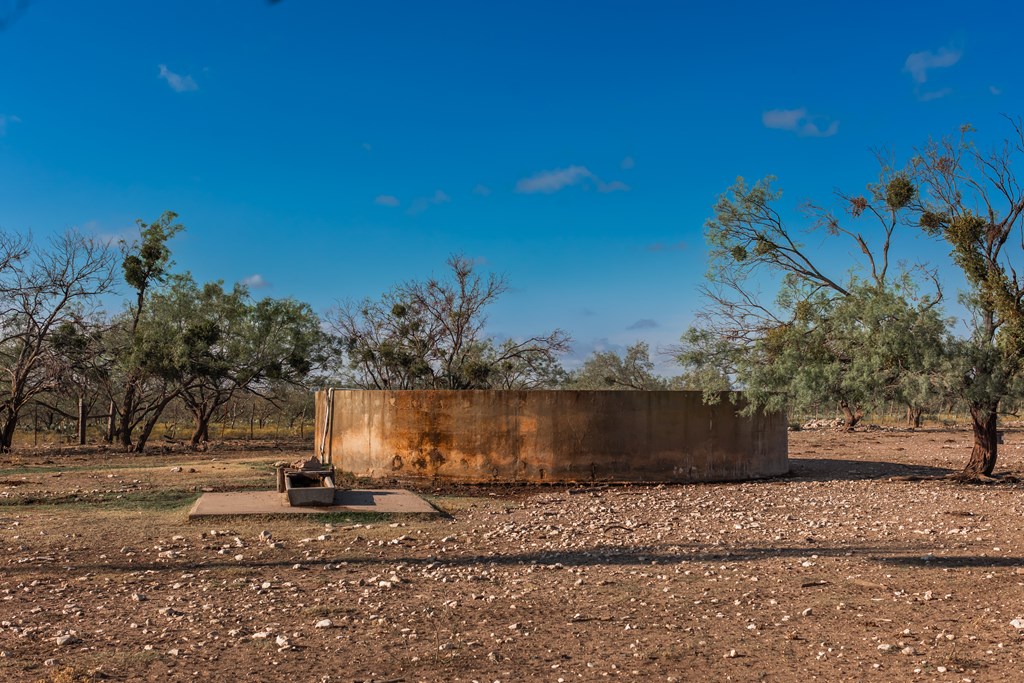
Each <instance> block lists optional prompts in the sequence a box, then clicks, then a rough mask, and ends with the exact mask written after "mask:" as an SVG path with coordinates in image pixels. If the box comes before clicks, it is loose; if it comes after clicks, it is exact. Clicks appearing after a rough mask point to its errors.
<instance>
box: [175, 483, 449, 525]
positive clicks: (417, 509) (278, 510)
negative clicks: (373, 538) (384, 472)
mask: <svg viewBox="0 0 1024 683" xmlns="http://www.w3.org/2000/svg"><path fill="white" fill-rule="evenodd" d="M339 512H340V513H346V512H376V513H386V514H432V515H440V514H441V513H440V512H439V511H438V510H437V509H436V508H435V507H434V506H432V505H431V504H430V503H428V502H427V501H425V500H424V499H423V498H420V497H419V496H417V495H416V494H415V493H413V492H412V491H407V490H405V489H339V490H337V491H336V492H335V494H334V504H333V505H321V506H317V507H292V506H290V505H288V501H287V500H286V498H285V496H284V495H283V494H280V493H278V492H277V491H240V492H237V493H204V494H203V495H202V496H200V497H199V500H197V501H196V503H195V505H193V506H192V509H191V510H189V513H188V518H189V519H198V518H201V517H223V516H230V515H309V514H321V515H322V514H325V513H339Z"/></svg>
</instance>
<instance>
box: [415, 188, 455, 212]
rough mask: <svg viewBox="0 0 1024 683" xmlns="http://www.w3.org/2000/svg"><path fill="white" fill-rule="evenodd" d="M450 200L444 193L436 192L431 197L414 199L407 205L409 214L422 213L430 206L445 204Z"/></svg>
mask: <svg viewBox="0 0 1024 683" xmlns="http://www.w3.org/2000/svg"><path fill="white" fill-rule="evenodd" d="M451 200H452V198H451V197H449V196H448V195H447V194H446V193H445V192H442V191H441V190H437V191H436V192H434V194H433V196H431V197H419V198H418V199H414V200H413V201H412V203H411V204H410V205H409V214H417V213H423V212H424V211H426V210H427V209H429V208H430V207H431V206H437V205H438V204H447V203H448V202H450V201H451Z"/></svg>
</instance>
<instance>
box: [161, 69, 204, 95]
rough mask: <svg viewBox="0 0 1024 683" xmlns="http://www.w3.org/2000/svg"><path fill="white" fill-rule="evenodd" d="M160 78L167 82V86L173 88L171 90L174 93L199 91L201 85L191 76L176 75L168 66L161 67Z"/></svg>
mask: <svg viewBox="0 0 1024 683" xmlns="http://www.w3.org/2000/svg"><path fill="white" fill-rule="evenodd" d="M159 78H162V79H164V80H165V81H167V85H169V86H171V90H173V91H174V92H190V91H192V90H199V85H198V84H197V83H196V82H195V80H193V78H192V77H191V76H188V75H186V76H182V75H181V74H176V73H174V72H173V71H171V70H170V69H168V68H167V65H166V64H161V65H160V76H159Z"/></svg>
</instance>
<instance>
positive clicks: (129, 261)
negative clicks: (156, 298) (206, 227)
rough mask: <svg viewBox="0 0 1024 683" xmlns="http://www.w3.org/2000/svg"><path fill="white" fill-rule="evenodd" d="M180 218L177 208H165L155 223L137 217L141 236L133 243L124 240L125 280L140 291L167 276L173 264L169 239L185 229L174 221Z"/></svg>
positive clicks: (123, 265) (123, 262) (123, 267)
mask: <svg viewBox="0 0 1024 683" xmlns="http://www.w3.org/2000/svg"><path fill="white" fill-rule="evenodd" d="M177 218H178V214H176V213H174V212H173V211H165V212H164V213H163V214H162V215H161V216H160V218H158V219H157V220H156V221H154V222H153V223H149V224H146V223H144V222H143V221H142V220H137V221H136V224H137V225H138V226H139V238H140V239H139V240H138V241H136V242H133V243H131V244H128V243H125V242H122V250H123V252H124V260H123V261H122V264H121V267H122V269H123V271H124V280H125V282H127V283H128V286H130V287H131V288H132V289H134V290H136V291H137V292H145V290H146V289H147V288H148V287H150V286H151V285H152V284H154V283H161V282H163V281H164V278H165V277H166V276H167V273H168V270H169V268H170V266H171V250H170V248H168V246H167V242H168V240H170V239H171V238H172V237H174V236H175V235H176V234H178V233H179V232H181V231H182V230H184V227H183V226H182V225H181V224H180V223H175V222H174V221H175V220H176V219H177Z"/></svg>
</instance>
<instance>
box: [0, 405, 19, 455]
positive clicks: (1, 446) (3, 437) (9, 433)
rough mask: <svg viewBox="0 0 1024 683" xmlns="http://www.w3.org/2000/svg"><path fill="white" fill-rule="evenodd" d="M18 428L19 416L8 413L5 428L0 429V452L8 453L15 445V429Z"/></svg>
mask: <svg viewBox="0 0 1024 683" xmlns="http://www.w3.org/2000/svg"><path fill="white" fill-rule="evenodd" d="M17 426H18V416H17V415H16V414H14V413H8V414H7V417H6V418H5V419H4V424H3V427H0V452H3V453H8V452H10V450H11V446H12V445H13V443H14V428H15V427H17Z"/></svg>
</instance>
